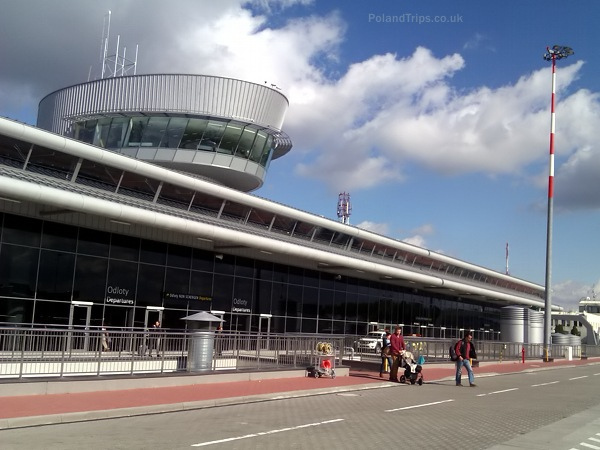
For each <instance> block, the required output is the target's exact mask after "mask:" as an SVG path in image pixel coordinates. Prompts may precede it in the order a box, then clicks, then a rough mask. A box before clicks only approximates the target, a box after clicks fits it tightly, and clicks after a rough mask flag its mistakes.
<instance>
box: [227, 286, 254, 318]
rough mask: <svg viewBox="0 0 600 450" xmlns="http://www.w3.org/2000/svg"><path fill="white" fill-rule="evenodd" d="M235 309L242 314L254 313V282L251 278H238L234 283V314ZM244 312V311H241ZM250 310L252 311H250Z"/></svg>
mask: <svg viewBox="0 0 600 450" xmlns="http://www.w3.org/2000/svg"><path fill="white" fill-rule="evenodd" d="M235 308H237V309H238V312H240V313H242V314H250V313H254V312H255V311H254V302H253V297H252V280H251V279H249V278H238V277H236V278H235V280H234V283H233V305H232V312H235ZM240 310H242V311H240ZM248 310H250V311H248Z"/></svg>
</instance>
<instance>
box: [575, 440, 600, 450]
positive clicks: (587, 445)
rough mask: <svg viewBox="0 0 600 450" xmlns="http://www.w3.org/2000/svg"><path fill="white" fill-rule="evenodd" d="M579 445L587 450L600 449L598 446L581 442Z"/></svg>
mask: <svg viewBox="0 0 600 450" xmlns="http://www.w3.org/2000/svg"><path fill="white" fill-rule="evenodd" d="M579 445H583V446H584V447H587V448H594V449H596V450H598V449H600V447H598V446H597V445H592V444H588V443H587V442H580V443H579Z"/></svg>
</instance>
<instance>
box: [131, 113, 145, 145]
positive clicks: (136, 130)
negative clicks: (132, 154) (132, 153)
mask: <svg viewBox="0 0 600 450" xmlns="http://www.w3.org/2000/svg"><path fill="white" fill-rule="evenodd" d="M148 120H149V119H148V118H147V117H134V118H132V119H131V131H130V132H129V138H128V139H127V145H128V146H129V147H139V146H141V145H142V134H143V133H144V128H146V124H147V123H148Z"/></svg>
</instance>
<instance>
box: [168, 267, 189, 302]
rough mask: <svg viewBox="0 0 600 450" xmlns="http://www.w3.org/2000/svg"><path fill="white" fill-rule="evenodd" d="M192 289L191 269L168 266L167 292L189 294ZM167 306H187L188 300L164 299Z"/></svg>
mask: <svg viewBox="0 0 600 450" xmlns="http://www.w3.org/2000/svg"><path fill="white" fill-rule="evenodd" d="M189 290H190V271H189V270H184V269H173V268H171V267H168V268H167V276H166V278H165V292H170V293H174V294H189V293H190V292H189ZM164 303H165V306H170V307H172V308H184V309H185V308H187V303H188V300H187V299H185V298H183V299H177V298H168V299H165V301H164Z"/></svg>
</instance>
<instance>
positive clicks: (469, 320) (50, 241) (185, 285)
mask: <svg viewBox="0 0 600 450" xmlns="http://www.w3.org/2000/svg"><path fill="white" fill-rule="evenodd" d="M73 305H77V306H80V305H84V306H85V308H91V322H90V323H89V325H91V326H100V325H102V324H105V325H107V326H113V327H130V326H134V327H144V326H146V325H147V324H146V323H144V322H145V320H150V319H149V318H148V317H149V316H148V314H147V311H148V309H149V308H150V309H152V308H164V310H163V312H162V320H163V325H164V326H165V327H167V328H184V327H185V323H184V322H183V321H181V320H180V319H181V318H182V317H185V316H186V315H189V314H192V313H194V312H197V311H201V310H206V311H209V310H219V311H225V315H224V319H225V320H226V321H227V322H226V323H225V329H231V330H237V331H258V330H259V327H260V326H261V325H260V316H261V314H262V315H268V316H270V331H271V332H277V333H299V332H302V333H315V332H318V333H336V334H338V333H339V334H364V333H366V332H367V330H368V329H369V326H370V324H373V323H377V324H381V325H383V324H386V325H392V324H403V325H404V331H405V334H407V335H410V334H421V335H425V336H429V337H439V336H440V335H443V336H445V337H450V336H453V335H455V334H459V330H460V329H475V330H486V331H487V330H489V331H492V333H491V334H490V337H492V336H493V334H494V333H493V330H496V331H498V330H499V329H500V327H499V316H500V310H499V308H498V307H495V306H492V305H485V304H481V303H478V304H474V303H473V304H472V303H469V302H468V301H466V300H465V299H459V300H458V301H457V300H455V299H452V298H450V297H445V296H442V295H434V294H429V293H425V292H420V291H417V290H414V289H409V288H401V287H394V286H389V285H385V284H383V283H378V282H369V281H365V280H360V279H354V278H346V277H342V278H341V279H340V278H339V277H336V276H334V275H332V274H330V273H324V272H319V271H313V270H306V269H302V268H298V267H293V266H287V265H280V264H275V263H270V262H265V261H259V260H251V259H246V258H241V257H236V256H232V255H227V254H218V255H217V254H215V253H212V252H207V251H204V250H199V249H194V248H188V247H182V246H179V245H173V244H166V243H163V242H157V241H150V240H144V239H138V238H132V237H130V236H123V235H119V234H111V233H105V232H101V231H94V230H90V229H86V228H78V227H72V226H67V225H63V224H56V223H53V222H49V221H40V220H37V219H30V218H26V217H20V216H16V215H12V214H0V322H2V323H13V324H14V323H25V324H33V323H35V324H60V325H67V324H69V323H73V324H75V325H78V324H81V321H83V320H85V317H86V315H85V314H84V313H82V312H81V308H73ZM153 320H155V319H153ZM444 329H445V330H446V331H444V332H442V330H444ZM452 330H454V331H452ZM263 331H264V330H263ZM442 333H443V334H442Z"/></svg>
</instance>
